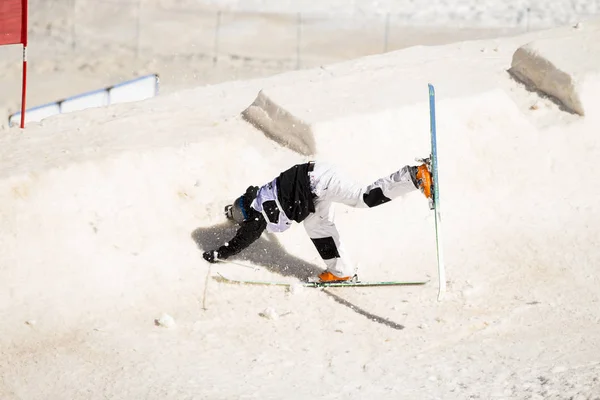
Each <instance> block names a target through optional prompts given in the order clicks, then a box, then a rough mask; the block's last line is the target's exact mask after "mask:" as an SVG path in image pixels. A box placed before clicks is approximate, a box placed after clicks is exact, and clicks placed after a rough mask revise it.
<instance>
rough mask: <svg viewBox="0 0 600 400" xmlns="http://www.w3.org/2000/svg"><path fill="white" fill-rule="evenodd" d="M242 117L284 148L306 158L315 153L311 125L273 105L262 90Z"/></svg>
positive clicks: (275, 104) (243, 112) (277, 105)
mask: <svg viewBox="0 0 600 400" xmlns="http://www.w3.org/2000/svg"><path fill="white" fill-rule="evenodd" d="M242 117H243V118H244V119H245V120H246V121H247V122H249V123H250V124H252V125H253V126H254V127H255V128H256V129H258V130H260V131H261V132H263V133H264V134H265V135H266V136H267V137H269V138H271V139H273V140H274V141H275V142H277V143H279V144H281V145H282V146H284V147H287V148H289V149H291V150H293V151H296V152H298V153H300V154H302V155H306V156H309V155H313V154H315V153H316V145H315V138H314V133H313V129H312V127H311V125H310V124H309V123H308V122H306V121H303V120H302V119H300V118H298V117H296V116H294V115H293V114H292V113H290V112H289V111H287V110H286V109H284V108H283V107H281V106H280V105H279V104H277V103H275V102H274V101H273V100H272V99H271V98H270V97H269V95H268V94H266V93H265V91H264V90H261V91H260V92H259V93H258V96H257V97H256V99H255V100H254V102H253V103H252V104H251V105H250V106H249V107H248V108H246V109H245V110H244V111H242Z"/></svg>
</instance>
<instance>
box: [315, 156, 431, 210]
mask: <svg viewBox="0 0 600 400" xmlns="http://www.w3.org/2000/svg"><path fill="white" fill-rule="evenodd" d="M417 174H418V168H417V167H412V166H408V165H406V166H404V167H403V168H401V169H400V170H398V171H396V172H394V173H392V174H390V175H387V176H384V177H382V178H379V179H377V180H376V181H375V182H373V183H372V184H370V185H368V186H361V185H358V184H357V183H355V182H353V181H352V180H351V179H349V178H347V177H346V176H344V175H343V174H342V173H341V172H340V171H339V170H337V168H335V167H334V166H332V165H329V164H325V163H319V162H317V163H315V168H314V170H313V172H312V173H311V174H310V178H311V188H312V189H313V192H314V193H315V195H316V196H317V197H318V198H320V199H322V200H324V201H331V202H337V203H343V204H346V205H348V206H351V207H359V208H364V207H375V206H378V205H380V204H383V203H387V202H388V201H390V200H392V199H394V198H397V197H399V196H402V195H405V194H407V193H410V192H412V191H414V190H418V189H419V186H418V185H419V183H420V181H419V178H418V177H417Z"/></svg>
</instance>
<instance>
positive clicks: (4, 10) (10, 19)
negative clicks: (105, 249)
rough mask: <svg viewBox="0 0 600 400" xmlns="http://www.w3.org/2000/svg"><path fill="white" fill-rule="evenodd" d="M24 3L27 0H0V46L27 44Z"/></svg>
mask: <svg viewBox="0 0 600 400" xmlns="http://www.w3.org/2000/svg"><path fill="white" fill-rule="evenodd" d="M26 3H27V0H0V46H1V45H4V44H19V43H23V44H25V43H26V42H27V26H26V19H25V17H26V16H25V15H24V10H25V6H26Z"/></svg>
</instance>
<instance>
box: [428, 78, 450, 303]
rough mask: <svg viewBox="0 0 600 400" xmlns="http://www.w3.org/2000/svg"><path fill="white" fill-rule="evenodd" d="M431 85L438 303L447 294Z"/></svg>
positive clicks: (430, 110)
mask: <svg viewBox="0 0 600 400" xmlns="http://www.w3.org/2000/svg"><path fill="white" fill-rule="evenodd" d="M428 85H429V123H430V131H431V169H432V174H433V204H432V209H434V210H435V243H436V247H437V264H438V277H439V290H438V301H440V300H441V299H442V297H443V296H444V294H445V293H446V271H445V269H444V257H443V252H442V235H441V231H442V214H441V208H440V186H439V184H440V181H439V178H438V158H437V133H436V121H435V88H434V87H433V85H432V84H431V83H430V84H428Z"/></svg>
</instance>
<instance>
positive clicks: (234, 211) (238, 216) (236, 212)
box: [225, 196, 248, 224]
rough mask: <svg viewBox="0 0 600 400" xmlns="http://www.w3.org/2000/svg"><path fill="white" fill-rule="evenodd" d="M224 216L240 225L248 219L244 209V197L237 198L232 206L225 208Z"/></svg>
mask: <svg viewBox="0 0 600 400" xmlns="http://www.w3.org/2000/svg"><path fill="white" fill-rule="evenodd" d="M225 215H226V216H227V218H229V219H231V220H234V221H235V222H237V223H238V224H241V223H242V222H244V221H245V220H247V219H248V213H247V212H246V210H245V209H244V196H240V197H238V198H237V199H236V200H235V201H234V202H233V204H230V205H228V206H226V207H225Z"/></svg>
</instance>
